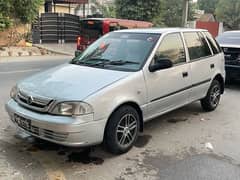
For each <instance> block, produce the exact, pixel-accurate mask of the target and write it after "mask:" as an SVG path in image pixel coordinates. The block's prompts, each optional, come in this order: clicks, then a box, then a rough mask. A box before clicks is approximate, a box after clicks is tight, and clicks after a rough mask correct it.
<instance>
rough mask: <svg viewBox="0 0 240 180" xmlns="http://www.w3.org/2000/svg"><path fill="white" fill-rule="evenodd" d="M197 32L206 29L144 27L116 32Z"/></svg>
mask: <svg viewBox="0 0 240 180" xmlns="http://www.w3.org/2000/svg"><path fill="white" fill-rule="evenodd" d="M192 31H194V32H199V31H207V30H206V29H192V28H146V29H124V30H119V31H117V32H130V33H151V34H164V33H171V32H192Z"/></svg>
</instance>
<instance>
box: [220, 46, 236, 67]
mask: <svg viewBox="0 0 240 180" xmlns="http://www.w3.org/2000/svg"><path fill="white" fill-rule="evenodd" d="M222 49H223V52H224V54H225V60H226V64H232V65H240V48H228V47H223V48H222Z"/></svg>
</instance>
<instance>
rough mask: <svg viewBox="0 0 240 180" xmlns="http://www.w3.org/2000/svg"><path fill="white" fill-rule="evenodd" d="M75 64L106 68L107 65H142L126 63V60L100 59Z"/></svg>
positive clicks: (131, 62) (132, 62)
mask: <svg viewBox="0 0 240 180" xmlns="http://www.w3.org/2000/svg"><path fill="white" fill-rule="evenodd" d="M92 61H96V63H91V62H92ZM75 64H78V65H87V66H93V67H94V66H102V67H105V66H106V65H113V66H122V65H125V64H140V63H139V62H134V61H124V60H118V61H110V60H109V59H100V58H99V59H98V58H91V59H87V60H85V61H77V62H75Z"/></svg>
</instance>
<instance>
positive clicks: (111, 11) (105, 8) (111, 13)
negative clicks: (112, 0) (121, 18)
mask: <svg viewBox="0 0 240 180" xmlns="http://www.w3.org/2000/svg"><path fill="white" fill-rule="evenodd" d="M92 2H93V3H94V4H95V5H96V6H97V8H98V9H99V10H101V11H102V15H103V16H104V17H109V18H114V17H116V7H115V4H108V5H102V4H101V3H99V1H97V0H92ZM94 11H96V10H94Z"/></svg>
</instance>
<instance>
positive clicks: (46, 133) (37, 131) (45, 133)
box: [14, 115, 69, 142]
mask: <svg viewBox="0 0 240 180" xmlns="http://www.w3.org/2000/svg"><path fill="white" fill-rule="evenodd" d="M17 118H18V120H16V119H17ZM19 119H21V121H27V122H29V125H28V126H26V125H24V123H19ZM14 122H15V123H16V124H17V125H18V126H19V127H21V128H22V129H24V130H25V131H27V132H29V133H31V134H33V135H36V136H38V137H44V138H47V139H51V140H54V141H61V142H63V141H65V140H66V139H67V137H68V135H69V134H68V133H61V132H56V131H51V130H47V129H42V128H39V127H37V126H33V125H31V120H29V119H26V118H24V117H20V116H18V115H15V119H14Z"/></svg>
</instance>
